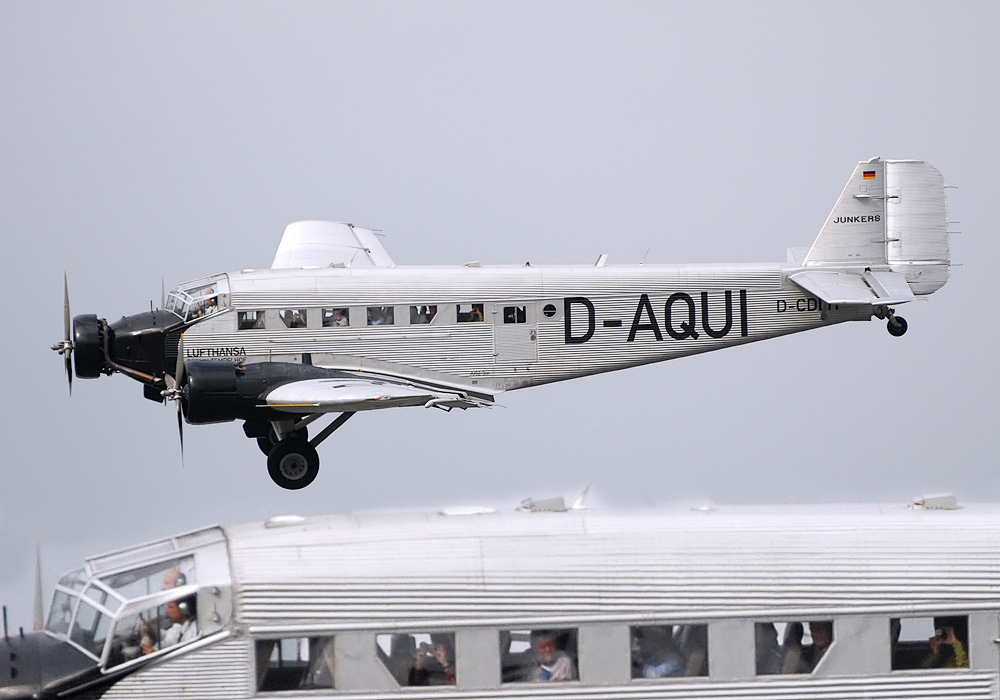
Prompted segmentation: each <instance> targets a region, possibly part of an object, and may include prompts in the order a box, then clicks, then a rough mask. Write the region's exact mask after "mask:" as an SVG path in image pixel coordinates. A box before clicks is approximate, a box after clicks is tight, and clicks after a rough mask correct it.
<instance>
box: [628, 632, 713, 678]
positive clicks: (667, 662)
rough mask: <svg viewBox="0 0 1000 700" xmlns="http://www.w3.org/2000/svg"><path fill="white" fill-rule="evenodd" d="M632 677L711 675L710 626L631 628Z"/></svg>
mask: <svg viewBox="0 0 1000 700" xmlns="http://www.w3.org/2000/svg"><path fill="white" fill-rule="evenodd" d="M631 640H632V678H672V677H677V676H707V675H708V625H644V626H641V627H633V628H632V629H631Z"/></svg>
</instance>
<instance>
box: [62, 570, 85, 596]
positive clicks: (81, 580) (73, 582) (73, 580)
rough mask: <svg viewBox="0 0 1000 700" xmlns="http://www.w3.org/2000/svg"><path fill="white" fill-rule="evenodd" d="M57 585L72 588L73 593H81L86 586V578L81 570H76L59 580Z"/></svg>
mask: <svg viewBox="0 0 1000 700" xmlns="http://www.w3.org/2000/svg"><path fill="white" fill-rule="evenodd" d="M59 585H60V586H63V587H65V588H72V589H73V590H74V591H82V590H83V587H84V586H86V585H87V576H86V574H84V573H83V569H76V570H75V571H70V572H69V573H68V574H66V575H65V576H63V577H62V578H61V579H59Z"/></svg>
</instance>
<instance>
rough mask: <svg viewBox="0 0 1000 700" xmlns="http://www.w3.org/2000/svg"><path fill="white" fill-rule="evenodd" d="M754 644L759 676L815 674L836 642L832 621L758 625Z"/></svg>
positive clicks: (765, 623)
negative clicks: (834, 641) (818, 665)
mask: <svg viewBox="0 0 1000 700" xmlns="http://www.w3.org/2000/svg"><path fill="white" fill-rule="evenodd" d="M779 639H780V640H781V642H780V643H779V641H778V640H779ZM754 643H755V647H756V666H757V675H759V676H768V675H774V674H779V673H812V672H813V670H814V669H815V668H816V666H817V664H819V662H820V660H821V659H822V658H823V656H824V655H825V654H826V651H827V649H829V648H830V645H831V644H832V643H833V621H832V620H813V621H812V622H758V623H757V624H756V625H755V627H754Z"/></svg>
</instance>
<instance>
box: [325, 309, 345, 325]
mask: <svg viewBox="0 0 1000 700" xmlns="http://www.w3.org/2000/svg"><path fill="white" fill-rule="evenodd" d="M350 318H351V311H350V309H348V308H346V307H340V308H334V309H323V328H342V327H343V326H349V325H350Z"/></svg>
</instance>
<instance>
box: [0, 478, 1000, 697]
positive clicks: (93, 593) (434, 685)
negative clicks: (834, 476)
mask: <svg viewBox="0 0 1000 700" xmlns="http://www.w3.org/2000/svg"><path fill="white" fill-rule="evenodd" d="M485 511H486V509H476V508H466V509H453V510H449V511H445V512H443V513H440V514H437V513H407V514H398V515H386V514H382V515H370V514H369V515H340V516H328V517H310V518H300V517H294V516H285V517H276V518H272V519H270V520H268V521H266V522H254V523H245V524H242V525H236V526H231V527H225V528H223V527H218V526H216V527H207V528H203V529H199V530H194V531H190V532H185V533H179V534H177V535H175V536H172V537H164V538H162V539H160V540H156V541H153V542H147V543H145V544H140V545H135V546H131V547H127V548H122V549H118V550H116V551H112V552H108V553H105V554H102V555H98V556H93V557H89V558H87V560H86V561H85V562H84V566H83V567H82V568H81V569H78V570H75V571H72V572H69V573H67V574H66V575H65V576H64V577H63V578H62V579H61V580H60V581H59V582H58V584H57V585H56V586H55V592H54V595H53V597H52V599H51V605H50V607H49V612H48V618H47V621H46V620H44V619H43V615H42V613H41V608H42V605H41V596H40V594H39V600H38V610H39V613H38V622H39V627H42V626H44V629H43V630H42V631H40V632H35V633H28V634H24V635H20V634H16V635H10V636H9V638H5V637H0V698H2V699H3V700H56V699H60V698H61V699H62V700H96V699H97V698H104V700H113V699H117V698H121V699H125V700H134V699H136V698H141V699H142V700H177V699H178V698H197V699H198V700H236V699H239V698H246V699H249V698H255V697H256V698H260V697H268V698H280V697H286V698H287V697H294V698H317V699H318V698H328V699H329V700H334V699H335V698H338V697H340V698H351V699H353V700H357V699H358V698H366V699H367V700H390V699H396V700H398V699H399V698H406V697H410V698H420V699H421V700H430V699H431V698H435V699H444V698H450V699H454V698H463V699H466V698H468V699H471V698H476V699H477V700H524V699H525V698H533V699H534V700H556V699H563V700H566V699H567V698H573V699H575V700H580V699H582V698H601V699H602V700H605V699H606V700H615V699H618V700H625V699H627V698H630V699H632V700H635V699H637V698H648V699H650V700H664V699H667V698H673V699H675V700H676V699H679V698H684V699H697V698H700V699H702V700H709V699H710V698H711V699H713V700H722V699H723V698H731V699H734V700H735V699H739V700H761V699H762V698H768V699H770V698H825V699H826V700H833V699H834V698H840V699H844V698H883V699H888V698H895V699H900V698H935V700H937V699H941V698H950V699H952V700H957V699H958V698H962V699H970V698H977V699H983V698H993V699H994V700H996V698H997V697H998V688H1000V685H998V684H1000V674H998V663H997V645H996V643H995V642H994V640H995V639H996V638H997V629H998V627H997V616H998V614H1000V587H998V585H997V582H998V581H1000V565H998V561H1000V505H998V504H985V503H980V504H976V503H963V504H962V505H961V507H959V504H958V502H957V500H956V499H955V498H954V497H948V496H946V495H938V496H934V497H926V498H922V499H918V501H917V502H915V503H913V504H911V505H909V506H907V505H904V504H902V503H899V504H891V503H890V504H879V505H822V504H805V505H792V504H784V505H778V506H730V505H722V506H719V507H701V508H696V509H692V508H684V507H672V508H656V509H647V510H642V511H634V512H618V513H614V512H602V511H600V510H596V511H588V510H580V509H577V508H574V509H572V510H567V509H566V508H565V505H564V503H563V501H562V499H546V500H545V501H539V502H534V503H532V502H527V503H525V504H524V506H523V507H522V509H520V510H519V511H518V512H485ZM182 605H183V606H184V607H185V609H186V611H185V610H181V606H182ZM178 626H180V627H183V628H184V630H185V631H186V634H181V635H177V634H173V633H172V631H173V630H176V629H177V627H178ZM936 630H937V631H938V632H937V633H936ZM807 632H808V634H806V633H807ZM820 632H824V633H825V634H824V636H823V639H822V640H821V639H820V634H819V633H820ZM545 640H548V643H549V645H550V646H552V647H553V648H552V649H550V651H549V652H547V653H548V656H549V657H550V658H553V657H557V656H558V657H560V658H561V659H562V661H561V662H558V663H552V662H551V661H550V662H548V664H547V663H546V662H547V660H546V659H545V658H544V657H543V653H545V652H544V649H543V647H544V646H545V645H544V644H543V642H544V641H545ZM821 641H822V642H823V643H821ZM439 646H443V647H444V649H443V650H441V651H442V653H440V655H438V651H439V649H438V647H439ZM429 647H431V648H433V651H432V652H431V653H427V651H428V648H429ZM556 650H558V651H559V652H560V653H559V654H553V653H552V652H554V651H556ZM554 660H555V659H554ZM443 661H447V662H448V666H449V667H450V673H449V671H448V669H446V668H445V667H444V666H445V664H444V663H443ZM545 665H548V666H549V669H548V672H546V669H544V668H542V666H545ZM560 667H561V669H560Z"/></svg>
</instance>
